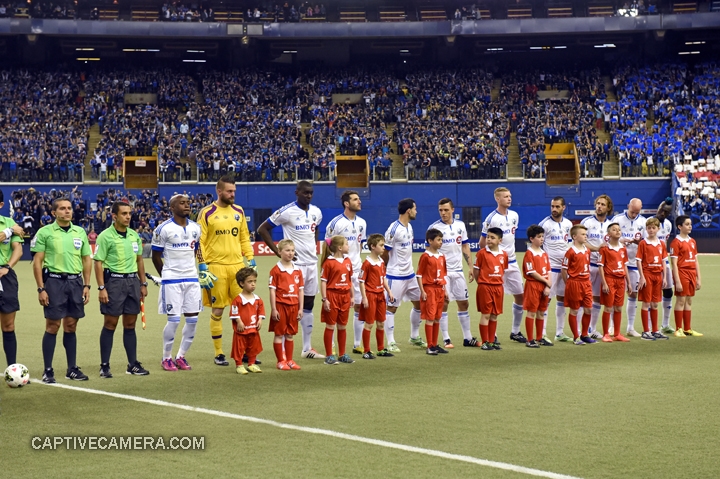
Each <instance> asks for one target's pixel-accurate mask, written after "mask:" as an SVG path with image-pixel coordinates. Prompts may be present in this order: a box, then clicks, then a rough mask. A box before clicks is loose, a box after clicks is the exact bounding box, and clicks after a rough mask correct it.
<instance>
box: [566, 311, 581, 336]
mask: <svg viewBox="0 0 720 479" xmlns="http://www.w3.org/2000/svg"><path fill="white" fill-rule="evenodd" d="M568 322H569V323H570V331H572V334H573V339H577V338H578V336H579V334H578V322H577V315H576V314H572V313H570V317H569V318H568Z"/></svg>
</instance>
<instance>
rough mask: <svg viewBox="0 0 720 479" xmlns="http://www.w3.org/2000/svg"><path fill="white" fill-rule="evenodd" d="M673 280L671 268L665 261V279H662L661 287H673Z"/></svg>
mask: <svg viewBox="0 0 720 479" xmlns="http://www.w3.org/2000/svg"><path fill="white" fill-rule="evenodd" d="M674 288H675V281H674V280H673V275H672V269H671V268H670V264H668V263H665V280H664V281H663V289H674Z"/></svg>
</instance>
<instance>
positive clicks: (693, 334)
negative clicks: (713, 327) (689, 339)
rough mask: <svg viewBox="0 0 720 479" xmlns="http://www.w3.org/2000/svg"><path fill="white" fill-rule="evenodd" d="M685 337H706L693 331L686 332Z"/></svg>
mask: <svg viewBox="0 0 720 479" xmlns="http://www.w3.org/2000/svg"><path fill="white" fill-rule="evenodd" d="M685 336H705V335H704V334H703V333H698V332H697V331H693V330H692V329H690V330H688V331H685Z"/></svg>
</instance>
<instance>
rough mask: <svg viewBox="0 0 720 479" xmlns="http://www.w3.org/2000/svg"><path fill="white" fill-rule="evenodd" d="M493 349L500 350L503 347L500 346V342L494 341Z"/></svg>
mask: <svg viewBox="0 0 720 479" xmlns="http://www.w3.org/2000/svg"><path fill="white" fill-rule="evenodd" d="M493 349H494V350H495V351H500V350H501V349H502V348H501V347H500V343H498V342H494V343H493Z"/></svg>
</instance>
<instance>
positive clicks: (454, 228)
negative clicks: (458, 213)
mask: <svg viewBox="0 0 720 479" xmlns="http://www.w3.org/2000/svg"><path fill="white" fill-rule="evenodd" d="M432 228H435V229H436V230H440V231H442V234H443V244H442V248H440V252H441V253H442V254H443V255H444V256H445V264H446V266H447V270H448V271H455V272H461V273H462V270H463V265H462V247H463V245H464V244H467V243H469V241H470V240H468V235H467V228H466V227H465V223H463V222H462V221H460V220H454V221H453V222H452V223H450V224H446V223H443V221H442V220H437V221H436V222H435V223H433V224H431V225H430V226H428V229H432Z"/></svg>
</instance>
